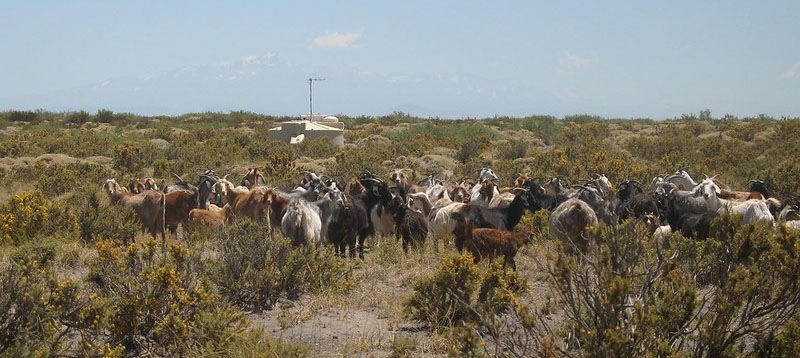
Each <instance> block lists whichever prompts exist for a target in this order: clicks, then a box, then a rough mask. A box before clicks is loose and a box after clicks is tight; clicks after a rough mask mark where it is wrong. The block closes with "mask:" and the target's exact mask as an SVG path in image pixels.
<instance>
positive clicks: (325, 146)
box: [297, 136, 339, 159]
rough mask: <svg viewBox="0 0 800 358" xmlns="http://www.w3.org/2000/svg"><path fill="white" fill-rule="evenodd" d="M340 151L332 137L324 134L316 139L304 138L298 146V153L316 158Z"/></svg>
mask: <svg viewBox="0 0 800 358" xmlns="http://www.w3.org/2000/svg"><path fill="white" fill-rule="evenodd" d="M338 151H339V148H338V147H336V145H334V144H333V142H332V141H331V139H330V138H328V137H325V136H322V137H319V138H316V139H310V140H304V141H302V142H301V143H300V144H299V145H298V146H297V153H298V155H301V156H306V157H310V158H314V159H319V158H330V157H333V155H334V154H335V153H336V152H338Z"/></svg>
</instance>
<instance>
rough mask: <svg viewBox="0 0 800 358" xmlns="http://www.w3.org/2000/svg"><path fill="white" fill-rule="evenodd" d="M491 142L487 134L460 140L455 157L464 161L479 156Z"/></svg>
mask: <svg viewBox="0 0 800 358" xmlns="http://www.w3.org/2000/svg"><path fill="white" fill-rule="evenodd" d="M490 144H491V140H490V139H489V137H487V136H479V137H475V138H469V139H466V140H464V141H463V142H461V148H460V149H459V150H458V153H457V154H456V159H458V161H459V162H461V163H466V162H467V161H468V160H470V159H472V158H476V157H480V156H481V152H483V151H484V150H485V149H486V148H488V147H489V145H490Z"/></svg>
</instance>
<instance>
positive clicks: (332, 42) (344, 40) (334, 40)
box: [311, 32, 364, 48]
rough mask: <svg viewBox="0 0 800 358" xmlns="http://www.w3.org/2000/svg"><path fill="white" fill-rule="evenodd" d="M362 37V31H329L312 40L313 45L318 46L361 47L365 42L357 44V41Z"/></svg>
mask: <svg viewBox="0 0 800 358" xmlns="http://www.w3.org/2000/svg"><path fill="white" fill-rule="evenodd" d="M359 38H361V33H360V32H355V33H350V34H340V33H338V32H333V33H327V34H325V35H322V36H318V37H317V38H315V39H314V41H312V42H311V47H316V48H359V47H364V45H363V44H357V43H355V41H357V40H358V39H359Z"/></svg>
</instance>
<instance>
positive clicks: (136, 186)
mask: <svg viewBox="0 0 800 358" xmlns="http://www.w3.org/2000/svg"><path fill="white" fill-rule="evenodd" d="M126 188H127V189H128V191H129V192H131V193H133V194H140V193H142V192H144V191H145V190H148V189H147V188H146V187H145V186H144V183H143V182H142V181H141V180H140V179H138V178H131V180H130V181H129V182H128V186H126Z"/></svg>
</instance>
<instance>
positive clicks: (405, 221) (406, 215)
mask: <svg viewBox="0 0 800 358" xmlns="http://www.w3.org/2000/svg"><path fill="white" fill-rule="evenodd" d="M420 194H421V193H420ZM390 205H391V206H392V209H393V210H394V222H395V227H396V229H395V238H397V239H398V240H399V239H400V237H401V236H402V238H403V251H406V252H408V246H409V245H411V243H413V242H421V243H425V237H427V236H428V221H427V220H426V219H425V216H424V215H423V214H422V213H419V212H417V211H414V210H411V208H409V207H408V205H406V204H404V203H403V200H402V199H400V198H394V199H392V202H391V204H390Z"/></svg>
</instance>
